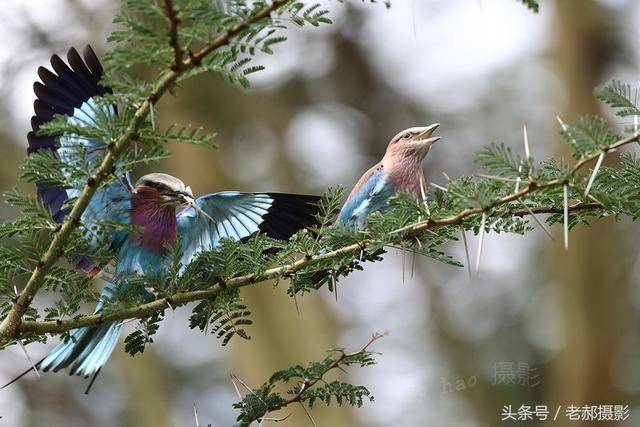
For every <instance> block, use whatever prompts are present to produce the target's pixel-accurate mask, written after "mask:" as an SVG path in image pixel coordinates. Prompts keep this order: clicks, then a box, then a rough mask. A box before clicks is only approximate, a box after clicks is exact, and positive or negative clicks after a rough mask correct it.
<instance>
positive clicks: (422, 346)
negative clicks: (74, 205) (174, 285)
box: [0, 0, 640, 427]
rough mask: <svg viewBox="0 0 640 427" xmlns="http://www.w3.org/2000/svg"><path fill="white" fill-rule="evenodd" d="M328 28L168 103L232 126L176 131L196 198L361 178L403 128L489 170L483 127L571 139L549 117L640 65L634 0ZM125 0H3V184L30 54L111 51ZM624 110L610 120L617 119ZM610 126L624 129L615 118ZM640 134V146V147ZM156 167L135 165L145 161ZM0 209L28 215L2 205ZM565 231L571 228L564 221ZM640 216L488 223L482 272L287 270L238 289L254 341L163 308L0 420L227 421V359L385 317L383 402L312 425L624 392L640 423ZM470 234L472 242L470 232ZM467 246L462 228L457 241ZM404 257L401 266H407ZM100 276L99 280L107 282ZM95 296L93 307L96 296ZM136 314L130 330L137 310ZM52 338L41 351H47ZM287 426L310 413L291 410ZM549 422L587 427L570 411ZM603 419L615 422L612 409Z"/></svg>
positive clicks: (25, 109)
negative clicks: (237, 83)
mask: <svg viewBox="0 0 640 427" xmlns="http://www.w3.org/2000/svg"><path fill="white" fill-rule="evenodd" d="M321 3H323V6H325V7H328V8H330V9H331V11H332V13H331V17H332V19H333V20H334V21H335V24H334V25H331V26H328V27H326V28H322V29H320V30H316V29H312V28H305V29H302V30H300V29H293V30H292V31H291V32H289V33H288V35H289V38H290V40H289V42H287V43H286V45H283V46H280V48H279V49H278V50H277V52H276V55H275V56H273V57H268V56H267V57H261V58H259V61H258V62H259V63H262V64H264V65H266V66H267V70H266V71H265V72H263V73H261V74H258V75H256V76H255V78H254V80H253V83H254V87H253V88H252V89H251V90H250V91H243V90H241V89H239V88H237V87H232V86H229V85H227V84H226V83H223V82H221V81H219V80H218V79H217V78H215V77H213V76H203V77H199V78H197V79H194V80H192V81H189V82H188V83H186V84H184V86H183V87H182V88H181V89H180V91H179V96H178V98H171V97H168V98H166V99H163V100H162V102H161V103H160V105H158V122H159V124H160V125H161V126H165V125H167V124H170V123H173V122H178V123H193V124H194V125H202V126H204V127H205V128H206V129H207V130H210V131H213V130H215V131H218V132H219V136H218V138H217V141H216V142H217V143H218V144H219V145H220V149H219V150H217V151H216V152H212V151H210V150H208V149H205V148H201V147H194V146H184V145H172V149H173V150H174V153H175V155H174V156H173V158H171V159H170V160H168V161H166V162H164V163H163V164H161V165H159V166H154V167H153V169H154V170H157V171H164V172H169V173H172V174H174V175H176V176H178V177H181V178H182V179H183V180H184V181H185V182H186V183H188V184H189V185H191V187H192V188H193V190H194V191H195V192H196V193H199V194H202V193H204V192H211V191H219V190H224V189H238V190H277V191H295V192H313V193H320V192H322V191H324V190H325V189H326V188H327V187H329V186H335V185H337V184H342V185H344V186H347V187H350V186H352V185H353V183H354V182H355V180H356V179H357V178H358V177H359V176H360V174H361V173H362V172H364V171H365V170H366V169H367V168H368V167H369V166H370V165H371V164H373V163H375V162H376V161H377V160H378V159H379V158H380V157H381V156H382V154H383V153H384V150H385V147H386V144H387V142H388V140H389V139H390V138H391V136H392V135H394V134H395V133H396V132H398V131H399V130H401V129H404V128H407V127H410V126H417V125H427V124H430V123H433V122H436V121H437V122H440V123H441V124H442V127H441V129H440V131H439V133H440V134H441V135H442V136H443V140H442V141H441V142H440V143H438V145H436V146H435V147H434V148H433V149H432V151H431V153H430V154H429V156H428V158H427V161H426V162H425V169H426V173H427V176H428V177H429V179H431V180H432V181H434V182H440V183H442V182H443V181H444V180H445V177H444V176H443V174H442V172H445V173H446V174H448V175H449V176H451V177H454V178H455V177H458V176H460V175H462V174H470V173H472V172H474V171H475V170H476V167H475V166H474V164H473V162H472V161H473V153H474V152H475V151H476V150H477V149H479V148H480V147H481V146H482V145H483V144H486V143H488V142H490V141H499V142H505V143H507V144H509V145H511V146H512V147H514V148H515V149H517V150H520V149H521V147H522V142H521V141H522V124H523V123H526V124H527V127H528V130H529V137H530V140H531V144H532V151H533V155H534V156H536V157H538V158H541V157H544V156H548V155H553V154H559V153H560V154H561V153H564V154H566V153H565V151H564V148H563V146H562V144H561V142H560V138H559V135H558V126H557V123H556V122H555V119H554V114H555V112H558V113H559V114H560V115H561V116H562V117H563V118H564V119H565V120H566V121H570V120H573V119H574V118H575V117H576V115H578V114H606V115H608V113H607V112H605V111H602V106H600V105H599V104H598V103H597V102H596V101H595V100H594V98H593V96H592V89H593V87H594V86H596V85H598V84H600V83H603V82H604V81H606V80H608V79H609V78H612V77H616V78H620V79H622V80H626V81H629V82H635V81H637V79H638V77H639V76H640V72H639V71H640V55H639V52H638V46H637V43H638V40H639V39H640V25H638V24H639V23H640V3H639V2H637V1H634V0H606V1H605V0H600V1H596V0H556V1H543V2H542V7H541V13H540V14H538V15H536V14H533V13H531V12H530V11H528V10H527V9H525V8H524V7H523V6H522V5H521V4H519V3H518V2H516V1H513V0H459V1H446V0H416V1H415V2H414V1H410V0H396V1H394V2H393V6H392V8H391V9H390V10H386V9H385V8H384V7H382V6H381V5H362V4H359V2H355V1H354V2H350V5H345V4H341V3H339V2H336V1H329V0H324V1H322V2H321ZM118 6H119V5H118V2H117V1H115V0H91V1H89V0H40V1H38V2H37V3H36V2H31V1H27V0H20V1H18V0H4V1H3V7H2V8H1V9H0V39H2V40H3V46H2V48H1V49H0V138H1V139H2V151H3V161H2V163H0V187H1V189H2V190H5V191H6V190H8V189H10V188H12V187H14V186H16V185H17V186H19V187H21V188H22V189H24V190H29V189H28V187H27V186H25V185H23V184H21V183H17V182H16V176H17V172H18V165H19V163H20V161H21V159H22V157H23V155H24V151H25V147H26V138H25V135H26V132H27V129H28V126H29V118H30V115H31V103H32V101H33V99H34V95H33V93H32V92H31V84H32V83H33V81H34V80H35V79H36V72H35V71H36V68H37V66H38V65H46V64H48V59H49V57H50V55H51V54H52V53H58V54H63V53H64V52H66V50H67V48H68V47H69V46H71V45H74V46H78V47H81V46H83V45H84V44H85V43H91V44H92V45H93V46H94V48H95V49H96V51H98V52H100V53H103V52H104V51H105V50H106V49H108V46H107V45H106V43H105V40H106V36H107V35H108V33H109V32H110V31H111V30H112V29H113V27H112V24H111V19H112V17H113V14H114V13H115V11H116V10H117V8H118ZM609 117H610V116H609ZM610 119H611V120H612V122H614V123H615V124H616V126H619V125H621V124H620V123H617V122H616V119H615V118H613V117H610ZM633 149H634V150H635V149H636V148H633ZM142 172H143V171H141V173H142ZM0 215H1V216H2V218H9V217H12V216H14V215H16V213H15V212H14V211H12V210H11V209H9V208H8V207H6V205H0ZM554 231H555V232H556V233H557V234H558V235H559V230H557V229H556V230H554ZM636 236H637V233H636V229H635V228H634V225H633V224H631V223H629V222H627V221H622V222H621V223H614V222H613V221H612V220H606V221H602V222H600V223H598V224H597V225H594V226H593V227H592V228H590V229H584V228H581V229H578V230H576V231H574V232H572V234H571V236H570V250H569V252H564V250H563V249H562V247H561V246H562V245H561V244H558V243H554V242H552V241H551V240H550V239H548V238H547V237H546V236H545V235H544V233H541V232H540V231H536V232H534V233H531V234H530V235H528V236H526V237H512V236H495V235H489V236H488V239H487V241H486V247H485V250H484V254H483V261H482V267H481V272H480V274H479V275H478V276H474V277H472V278H470V277H469V276H468V274H467V272H466V270H465V269H457V268H454V267H450V266H445V265H440V264H438V263H437V262H435V261H433V260H430V259H421V258H419V259H415V260H414V259H412V257H411V256H410V255H407V256H406V257H405V256H403V255H401V254H399V253H397V252H395V251H390V252H389V253H388V254H387V255H386V257H385V262H384V263H380V264H377V265H372V266H370V268H368V269H367V270H366V271H364V272H361V273H358V274H354V275H353V276H350V277H349V278H348V279H347V280H345V281H344V282H343V284H342V286H341V287H340V295H339V299H338V301H337V302H336V301H335V300H334V298H333V296H332V295H329V294H328V293H327V292H326V291H323V292H322V293H321V294H318V295H310V296H305V297H304V298H303V299H302V300H300V301H299V305H300V315H298V314H297V313H296V308H295V306H294V304H293V301H292V300H291V299H290V298H288V297H287V296H286V295H285V286H283V285H282V284H280V285H279V286H275V284H274V286H260V287H256V288H253V289H246V290H244V291H243V295H244V296H245V297H246V299H247V302H248V305H249V307H250V309H251V311H252V312H253V313H254V316H253V320H254V322H255V323H254V325H253V326H251V327H250V329H249V332H250V334H251V335H252V339H251V341H243V340H241V339H237V338H236V339H234V340H232V342H231V344H230V345H229V346H228V347H226V348H221V347H220V343H219V342H218V341H216V339H215V338H214V337H212V336H202V335H200V334H198V333H196V332H194V331H190V330H189V329H188V328H187V317H188V312H189V311H188V310H187V309H184V308H183V309H180V310H178V311H176V312H174V313H167V320H166V321H165V322H164V323H163V324H162V327H161V329H160V331H159V333H158V334H157V337H156V339H155V341H156V342H155V344H154V345H153V346H151V348H150V349H149V350H148V351H146V352H145V353H144V354H142V355H140V356H138V357H136V358H130V357H129V356H127V355H124V354H123V353H122V352H119V351H116V353H115V354H114V356H113V357H112V359H111V361H110V362H109V364H108V365H107V367H106V368H105V369H103V374H102V377H101V378H100V379H99V380H98V382H97V383H96V385H95V386H94V388H93V390H92V393H91V395H89V396H85V395H83V391H84V388H85V385H86V383H85V382H84V381H83V380H80V379H78V378H71V377H68V376H67V375H64V374H57V375H52V374H45V375H43V377H42V378H41V379H38V378H36V377H35V376H34V375H30V376H28V377H26V378H25V379H23V380H22V381H20V382H19V383H18V384H17V385H15V386H13V387H11V388H9V389H5V390H1V391H0V416H2V418H1V419H0V425H9V426H63V425H64V426H89V425H104V426H158V427H163V426H173V425H176V426H177V425H180V426H186V425H194V417H193V406H194V405H195V406H196V407H197V411H198V415H199V420H200V422H201V423H202V424H204V425H206V424H209V423H211V424H213V425H215V426H217V427H219V426H229V425H231V424H232V423H233V420H234V418H235V413H234V410H233V409H232V408H231V404H232V403H233V402H234V401H236V400H238V399H237V397H236V395H235V390H234V387H233V385H232V382H231V379H230V374H235V375H237V376H238V377H239V378H241V379H242V380H243V381H244V382H245V383H246V384H248V385H250V386H257V385H259V384H261V383H262V382H263V381H264V380H266V379H267V377H268V376H269V374H271V373H272V372H273V371H275V370H277V369H280V368H284V367H287V366H289V365H291V364H295V363H306V362H308V361H313V360H319V359H321V358H322V356H323V352H324V350H325V349H327V348H329V347H333V346H344V347H347V348H348V349H354V350H355V349H358V348H360V347H361V346H362V345H363V344H364V343H365V342H366V341H367V340H368V339H369V337H370V334H371V333H373V332H376V331H385V330H386V331H389V333H390V335H389V336H388V337H386V338H385V339H383V340H381V341H379V342H378V343H377V344H376V346H375V349H376V350H378V351H380V352H381V353H383V355H382V356H380V357H379V364H378V365H376V366H374V367H370V368H367V369H362V370H356V371H352V372H351V375H352V380H353V381H354V382H357V383H362V384H365V385H367V386H369V388H370V390H371V391H372V393H373V394H374V395H375V397H376V399H375V402H373V403H371V404H366V405H365V407H364V408H363V409H360V410H352V409H346V408H337V407H336V408H334V407H332V408H330V409H326V408H324V407H322V406H318V407H317V409H315V410H314V411H313V413H312V415H313V418H314V420H315V422H316V423H317V425H319V426H340V427H342V426H380V427H382V426H389V425H394V426H395V425H401V426H424V425H433V426H449V425H456V426H464V427H475V426H478V427H480V426H498V425H520V424H527V425H531V424H532V423H531V422H527V423H523V422H517V423H511V424H509V423H508V422H501V413H502V408H503V406H504V405H512V406H513V407H514V408H518V407H519V406H520V405H532V406H533V405H548V406H549V408H550V410H551V411H552V413H553V411H554V410H555V408H557V407H558V406H559V405H562V413H564V410H565V409H564V408H565V407H566V405H585V404H590V405H597V404H621V405H629V412H630V418H629V419H628V420H627V421H626V422H625V423H623V425H640V406H639V405H640V399H639V398H638V392H639V391H640V330H638V328H637V327H636V325H637V324H638V321H639V320H640V319H639V318H640V287H639V286H638V284H639V283H640V281H639V280H638V279H639V277H638V276H639V275H640V265H639V264H638V256H637V253H638V247H639V246H640V244H639V243H638V239H637V238H636ZM469 239H470V246H471V250H472V251H475V248H476V244H477V238H476V237H472V236H469ZM448 250H449V251H450V253H452V254H454V255H456V256H457V257H458V258H459V259H464V252H463V248H462V246H461V244H458V245H451V246H450V247H448ZM403 270H404V273H403ZM98 285H99V284H98ZM87 310H89V308H87ZM131 326H132V325H130V327H131ZM53 341H55V340H52V342H50V343H49V344H47V345H35V344H34V345H33V346H30V353H31V355H32V357H33V358H39V357H41V356H42V355H44V354H46V352H47V349H50V348H51V347H52V346H53V345H54V342H53ZM27 366H28V364H27V361H26V360H25V358H24V356H23V354H22V353H21V352H20V350H19V348H12V349H10V350H7V351H4V352H2V354H0V382H4V381H6V380H8V379H10V378H11V377H13V376H14V375H15V374H17V373H18V372H21V371H22V370H24V369H26V368H27ZM289 413H291V416H290V417H289V418H288V419H287V420H286V421H283V422H281V423H278V425H282V426H302V425H311V422H310V421H309V420H308V419H307V417H306V415H305V414H304V412H303V411H302V410H301V409H299V408H292V409H291V410H289V409H287V410H286V411H282V413H281V414H274V415H281V416H286V415H287V414H289ZM553 425H554V426H556V425H557V426H579V425H585V424H582V423H581V422H579V421H569V420H568V419H567V418H566V417H563V416H562V415H561V416H560V417H559V419H558V421H557V422H555V423H553ZM599 425H603V426H604V425H616V424H615V423H613V422H612V423H611V424H608V423H607V422H600V423H599Z"/></svg>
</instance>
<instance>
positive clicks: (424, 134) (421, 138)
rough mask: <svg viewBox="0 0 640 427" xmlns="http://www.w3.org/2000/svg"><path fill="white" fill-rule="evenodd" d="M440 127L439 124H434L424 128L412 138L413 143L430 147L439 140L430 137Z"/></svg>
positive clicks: (435, 137)
mask: <svg viewBox="0 0 640 427" xmlns="http://www.w3.org/2000/svg"><path fill="white" fill-rule="evenodd" d="M439 127H440V123H434V124H432V125H429V126H427V127H425V128H422V131H421V132H420V133H419V134H418V135H417V136H416V137H415V138H413V142H417V143H420V144H425V145H428V146H431V145H433V144H435V143H436V142H438V141H439V140H440V137H439V136H434V137H432V136H431V135H433V133H434V132H435V131H436V129H438V128H439Z"/></svg>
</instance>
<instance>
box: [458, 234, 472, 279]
mask: <svg viewBox="0 0 640 427" xmlns="http://www.w3.org/2000/svg"><path fill="white" fill-rule="evenodd" d="M460 234H462V243H464V255H465V257H466V258H467V272H468V273H469V277H471V257H469V244H468V243H467V235H466V234H465V232H464V225H462V224H460Z"/></svg>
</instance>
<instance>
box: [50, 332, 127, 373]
mask: <svg viewBox="0 0 640 427" xmlns="http://www.w3.org/2000/svg"><path fill="white" fill-rule="evenodd" d="M121 331H122V324H120V323H108V324H104V325H98V326H90V327H87V328H81V329H78V330H77V331H76V332H75V333H74V334H73V340H70V341H67V342H62V343H60V344H58V346H57V347H56V348H54V349H53V350H52V351H51V353H49V355H48V356H47V357H46V358H45V359H44V360H43V361H42V365H41V368H42V370H43V371H45V372H46V371H48V370H53V371H54V372H57V371H59V370H60V369H64V368H66V367H67V366H69V365H71V364H73V366H72V367H71V370H70V372H69V374H70V375H83V376H84V377H88V376H90V375H93V374H95V373H96V372H97V371H98V370H100V368H101V367H102V366H103V365H104V364H105V363H106V362H107V359H108V358H109V356H110V355H111V353H112V352H113V349H114V348H115V347H116V344H117V343H118V337H120V332H121Z"/></svg>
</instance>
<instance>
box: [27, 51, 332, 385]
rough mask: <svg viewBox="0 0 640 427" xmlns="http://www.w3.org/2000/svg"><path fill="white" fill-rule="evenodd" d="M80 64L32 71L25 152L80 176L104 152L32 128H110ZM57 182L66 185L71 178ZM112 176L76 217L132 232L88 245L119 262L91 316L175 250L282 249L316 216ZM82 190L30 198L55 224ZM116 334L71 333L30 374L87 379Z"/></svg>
mask: <svg viewBox="0 0 640 427" xmlns="http://www.w3.org/2000/svg"><path fill="white" fill-rule="evenodd" d="M83 57H84V60H83V59H82V58H81V57H80V55H79V54H78V52H77V51H76V50H75V49H74V48H71V49H70V50H69V51H68V53H67V61H68V63H69V65H67V64H66V63H65V62H64V61H63V60H62V59H60V57H58V56H57V55H54V56H53V57H52V58H51V65H52V67H53V71H50V70H48V69H46V68H44V67H40V68H39V69H38V75H39V76H40V79H41V80H42V83H40V82H37V83H35V84H34V91H35V93H36V95H37V99H36V101H35V102H34V109H35V115H34V116H33V118H32V121H31V124H32V128H33V131H32V132H29V134H28V141H29V149H28V151H29V153H34V152H38V151H42V150H48V151H50V152H51V153H53V154H54V155H57V156H58V157H59V158H60V159H61V160H63V161H64V162H65V163H66V164H68V165H69V166H70V168H69V169H72V168H74V167H78V168H83V167H84V166H85V162H86V161H87V160H89V161H90V162H93V161H96V160H99V159H100V158H102V157H103V156H104V155H105V154H106V152H107V149H108V147H107V145H106V144H105V143H104V142H103V141H101V140H98V139H95V138H87V137H80V136H78V135H69V134H63V135H58V136H57V137H54V136H37V134H36V133H37V131H38V129H39V128H40V126H41V125H43V124H44V123H47V122H49V121H51V120H52V119H53V117H54V115H57V114H59V115H65V116H67V117H68V120H69V122H71V123H73V124H74V125H77V126H92V125H95V124H96V123H97V120H96V118H97V117H101V118H105V117H106V118H107V119H108V118H109V117H115V116H117V114H118V110H117V108H116V106H115V105H113V106H104V104H98V103H96V102H95V99H94V98H95V97H96V96H99V95H104V94H105V93H109V92H110V89H109V88H105V87H102V86H101V85H100V79H101V76H102V73H103V70H102V66H101V65H100V62H99V61H98V58H97V56H96V55H95V53H94V52H93V50H92V49H91V47H89V46H87V47H86V48H85V50H84V52H83ZM63 172H64V173H65V174H67V176H68V177H71V175H70V174H69V171H67V170H64V171H63ZM114 174H115V176H116V177H117V178H118V179H116V180H114V181H113V182H112V183H110V184H107V185H104V186H102V187H100V188H99V189H98V190H97V192H96V194H95V196H94V197H93V198H92V199H91V201H90V203H89V205H88V206H87V209H86V211H85V212H84V214H83V215H82V218H81V219H82V221H81V227H83V228H84V230H85V231H87V232H88V233H89V232H90V230H91V228H92V226H94V225H96V223H97V221H110V222H112V223H119V224H125V225H134V226H137V227H135V228H131V227H129V228H127V227H114V228H113V229H112V230H110V231H109V234H108V236H107V239H106V240H107V241H106V242H105V241H104V239H103V238H98V237H96V238H95V239H94V240H93V241H91V245H92V248H93V249H97V248H98V247H100V246H101V245H105V244H107V245H108V246H110V247H111V249H113V250H114V251H116V253H117V260H116V263H115V272H114V274H113V277H112V278H111V279H110V283H108V284H107V285H106V286H105V288H104V290H103V291H102V295H101V297H100V301H99V303H98V305H97V307H96V310H95V312H96V313H98V312H100V311H101V310H102V309H103V306H104V304H105V303H107V302H109V301H112V300H115V299H117V298H119V296H121V295H123V294H126V292H127V289H126V283H127V279H128V278H131V277H132V276H135V275H140V274H142V273H145V274H162V272H163V271H166V270H165V267H166V266H165V265H164V263H165V262H167V261H165V259H166V258H167V257H165V256H164V255H166V254H167V253H168V251H170V250H171V249H170V248H171V247H172V246H174V244H176V243H179V245H180V248H181V250H182V258H181V263H182V265H183V266H186V265H188V264H189V263H190V262H191V261H192V260H194V259H195V258H196V257H197V256H198V254H200V253H201V252H203V251H209V250H212V249H214V248H216V247H217V246H218V245H219V243H220V240H221V239H223V238H231V239H237V240H240V241H243V240H245V239H247V238H249V237H250V236H252V235H254V234H256V233H263V234H266V235H267V236H270V237H273V238H276V239H282V240H286V239H288V238H289V237H291V236H292V235H293V234H294V233H295V232H297V231H298V230H301V229H303V228H305V227H310V226H313V225H315V224H316V217H315V216H316V214H317V213H318V211H319V207H318V205H317V203H318V202H319V201H320V197H317V196H307V195H297V194H283V193H242V192H239V191H224V192H220V193H213V194H207V195H205V196H201V197H199V198H197V199H194V196H193V194H192V192H191V189H190V188H189V187H188V186H186V185H185V184H184V183H183V182H182V181H181V180H179V179H178V178H175V177H173V176H171V175H167V174H164V173H151V174H148V175H145V176H143V177H141V178H140V179H138V181H137V183H136V184H135V186H132V185H130V183H129V180H128V178H125V177H123V175H124V174H122V173H121V171H120V170H119V169H118V168H116V169H115V171H114ZM83 186H84V180H78V182H76V183H75V184H74V185H73V186H72V187H71V188H67V189H63V188H59V187H57V186H55V185H50V184H47V183H38V184H37V190H38V195H39V197H40V199H41V200H42V202H43V203H44V204H45V205H46V206H48V207H49V209H50V211H51V215H52V216H53V219H54V220H55V221H57V222H58V223H60V222H62V221H63V220H64V218H65V216H66V215H67V214H68V213H69V209H67V208H65V207H64V205H63V204H64V202H65V200H67V199H69V198H72V197H75V196H77V195H78V194H79V193H80V191H81V189H82V188H83ZM127 230H135V231H127ZM169 258H170V257H169ZM74 261H75V264H76V265H77V266H78V267H80V268H82V269H84V270H85V271H87V272H88V273H89V274H91V275H94V274H96V273H97V272H99V271H100V269H101V267H102V266H101V265H96V262H94V261H92V257H91V253H84V254H80V255H78V256H77V258H76V259H75V260H74ZM168 262H170V261H168ZM146 297H151V295H146ZM121 328H122V324H121V323H120V322H116V323H107V324H101V325H98V326H91V327H86V328H81V329H78V330H77V331H75V333H74V334H73V340H68V341H67V342H63V343H60V344H59V345H58V346H57V347H55V348H54V349H53V350H52V351H51V352H50V353H49V354H48V355H47V356H46V357H45V358H44V359H43V360H41V361H40V362H39V363H38V368H40V369H42V370H43V371H49V370H52V371H54V372H55V371H59V370H61V369H64V368H70V370H69V373H70V374H71V375H83V376H85V377H88V376H90V375H94V378H95V375H97V373H98V372H99V370H100V369H101V367H102V366H103V365H104V364H105V363H106V361H107V359H108V358H109V356H110V355H111V353H112V352H113V349H114V347H115V346H116V343H117V341H118V337H119V336H120V332H121Z"/></svg>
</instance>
